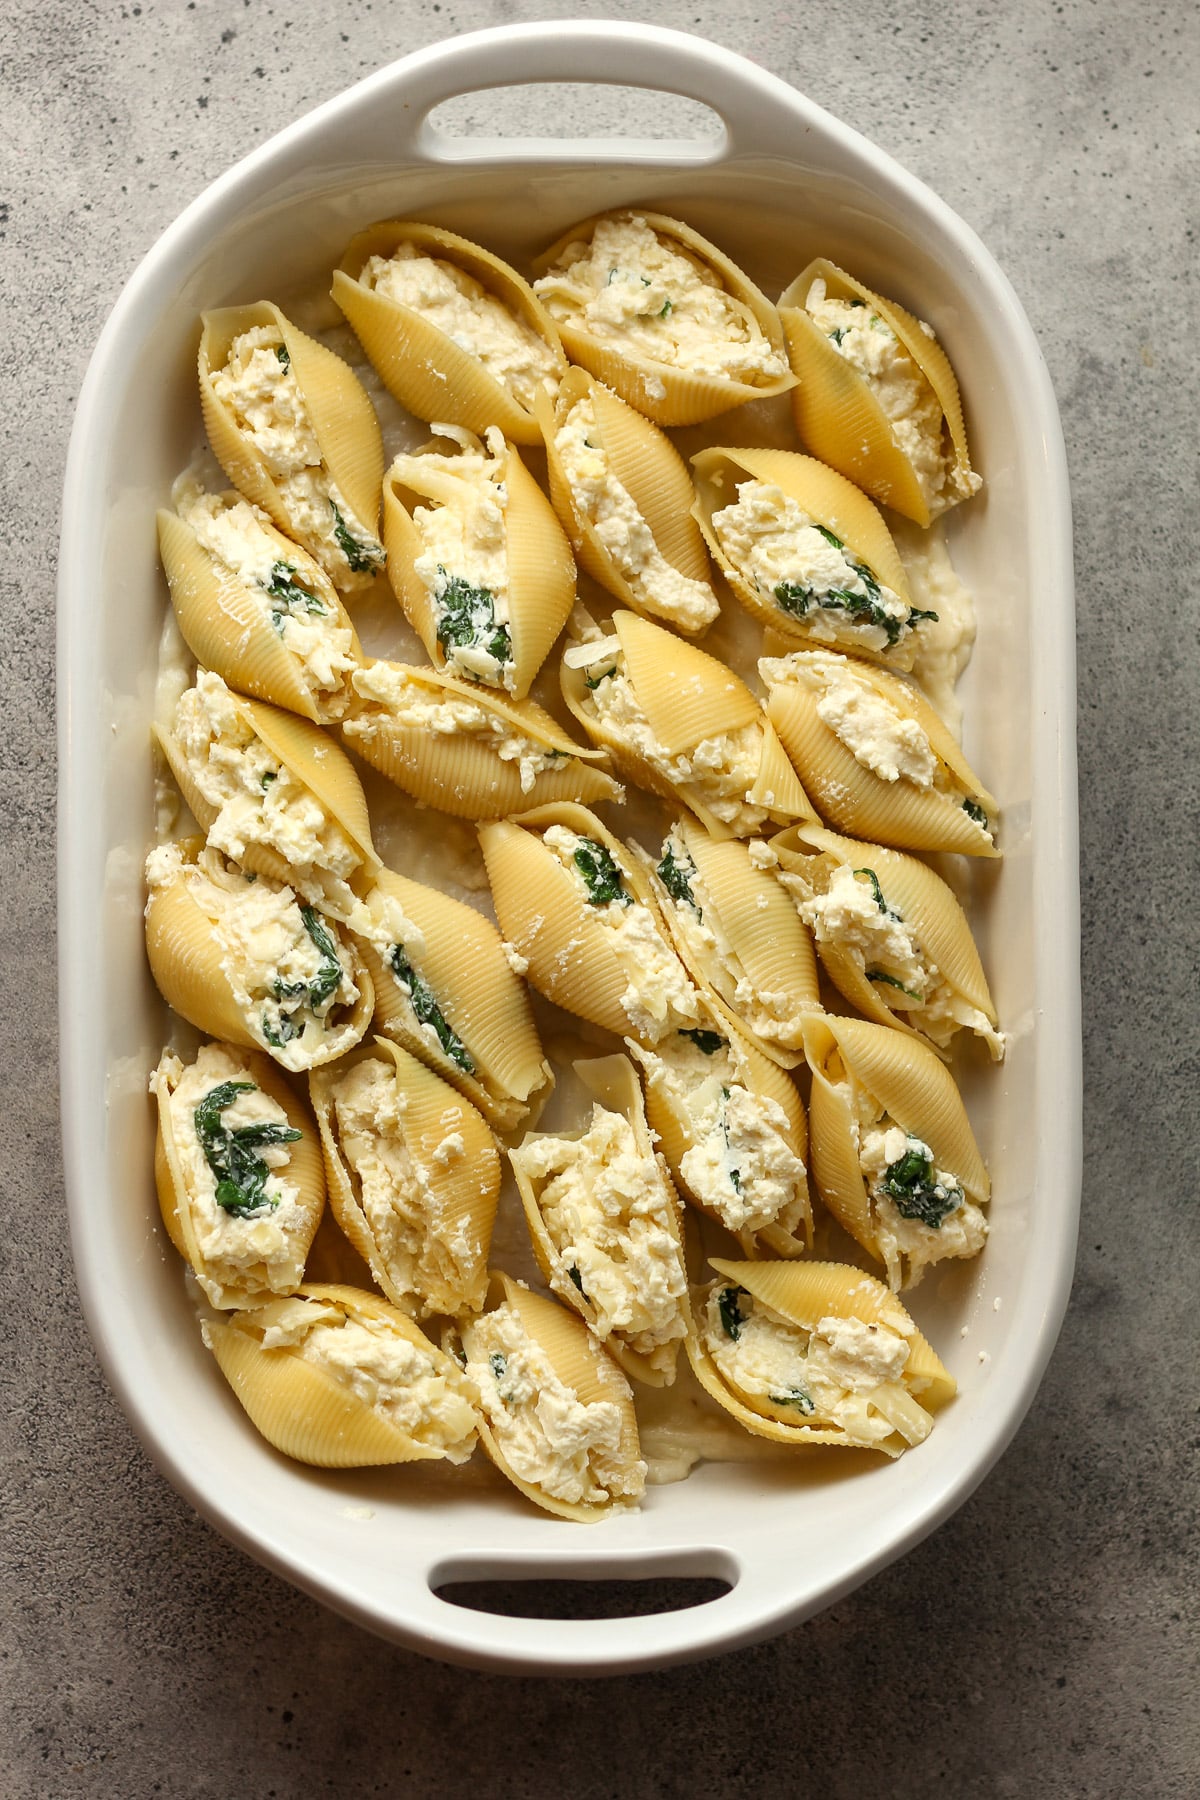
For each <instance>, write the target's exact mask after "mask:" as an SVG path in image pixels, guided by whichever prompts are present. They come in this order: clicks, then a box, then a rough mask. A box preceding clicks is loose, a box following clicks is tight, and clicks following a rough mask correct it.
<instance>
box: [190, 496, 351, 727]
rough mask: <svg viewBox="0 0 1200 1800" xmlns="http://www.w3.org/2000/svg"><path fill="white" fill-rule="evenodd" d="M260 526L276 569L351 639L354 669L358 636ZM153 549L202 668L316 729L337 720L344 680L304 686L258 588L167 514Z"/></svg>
mask: <svg viewBox="0 0 1200 1800" xmlns="http://www.w3.org/2000/svg"><path fill="white" fill-rule="evenodd" d="M230 498H231V499H237V498H239V496H230ZM259 524H260V526H261V529H262V531H263V533H264V535H265V536H267V537H268V538H269V539H270V540H271V542H272V543H273V544H274V545H275V547H276V548H277V550H278V553H279V561H280V562H281V563H283V564H285V565H288V566H291V567H292V568H294V569H295V570H296V573H297V575H298V577H299V579H300V580H301V581H302V582H303V584H304V586H305V587H306V588H307V589H308V590H309V591H310V592H312V593H314V594H316V595H318V596H319V598H320V600H321V602H322V604H323V605H324V606H325V607H326V608H327V609H328V612H329V616H330V618H331V619H332V621H333V623H334V626H335V628H337V629H338V630H341V631H348V632H349V634H350V656H351V657H352V658H353V661H354V662H356V663H357V662H358V661H359V660H361V657H362V646H361V644H360V643H359V641H358V634H357V632H356V631H355V630H354V627H353V625H352V624H351V621H350V615H349V614H348V613H347V611H346V609H345V607H344V606H343V605H342V602H341V599H340V598H339V596H338V592H337V589H336V588H335V587H334V585H333V583H332V582H331V581H330V579H329V577H328V576H327V575H326V574H325V571H324V570H323V569H322V568H321V566H320V564H319V563H318V562H316V561H315V560H314V558H312V557H311V556H309V554H308V552H307V551H306V550H304V549H302V548H301V546H300V545H299V544H296V543H293V542H292V540H291V539H290V538H285V537H284V535H283V533H282V532H281V531H279V530H278V529H277V528H276V526H275V525H274V524H273V523H272V522H271V521H270V520H268V519H266V518H263V519H261V520H260V521H259ZM158 544H159V552H160V555H161V556H162V562H163V568H164V569H165V570H166V575H167V582H168V584H169V586H170V589H171V603H172V605H173V606H174V608H175V616H176V618H177V619H178V620H179V628H180V630H181V631H182V633H183V636H184V639H185V641H186V643H187V646H188V648H189V650H190V651H191V652H192V655H193V656H194V657H195V658H196V660H197V662H198V663H199V664H200V665H201V667H203V668H206V669H212V670H213V671H214V672H215V673H216V674H218V675H220V676H221V677H222V679H223V680H225V681H227V682H228V684H229V686H230V687H232V688H236V689H237V690H238V692H239V693H243V694H251V695H254V696H255V697H256V698H257V699H259V700H269V701H271V702H273V703H274V705H276V706H282V707H286V708H287V710H288V711H289V712H294V713H298V714H299V715H300V716H301V717H302V718H305V719H311V720H312V721H313V722H314V723H316V724H324V723H328V722H330V721H331V720H334V719H337V718H340V717H341V715H342V713H343V712H344V711H345V709H346V706H347V705H348V703H349V697H350V687H349V680H348V672H347V678H346V679H345V680H343V681H340V682H337V683H336V684H334V685H333V686H332V687H326V686H323V685H319V684H318V683H317V682H316V681H315V680H314V679H312V678H310V679H307V680H306V678H305V673H304V664H303V663H302V662H301V660H300V658H299V657H297V656H296V655H295V654H294V653H293V652H292V651H290V650H289V649H288V648H287V646H286V644H285V643H284V641H283V637H282V635H281V633H280V632H279V631H278V630H276V629H275V626H274V625H273V624H272V621H271V613H270V608H269V606H268V605H267V603H266V599H265V596H264V593H263V590H262V589H261V588H258V587H256V586H254V585H253V584H252V583H250V582H248V581H247V580H245V579H243V578H242V577H240V576H239V575H238V574H237V573H236V571H234V570H232V569H229V568H226V567H225V566H224V565H223V564H222V563H221V562H220V561H218V559H217V558H216V557H215V556H214V555H213V554H212V553H211V551H209V550H207V549H205V547H204V546H203V545H202V544H201V543H200V541H199V540H198V538H197V536H196V533H195V531H194V530H193V528H192V527H191V526H190V525H189V524H188V523H187V522H186V520H184V519H182V518H181V517H180V516H179V514H178V513H175V512H168V511H167V510H166V508H162V509H160V511H159V513H158Z"/></svg>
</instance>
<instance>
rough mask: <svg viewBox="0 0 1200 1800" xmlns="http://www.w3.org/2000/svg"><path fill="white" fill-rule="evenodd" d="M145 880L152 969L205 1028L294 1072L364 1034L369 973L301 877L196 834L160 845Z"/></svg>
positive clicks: (171, 1000)
mask: <svg viewBox="0 0 1200 1800" xmlns="http://www.w3.org/2000/svg"><path fill="white" fill-rule="evenodd" d="M146 883H147V886H148V887H149V890H150V897H149V899H148V901H147V903H146V950H147V954H148V956H149V959H150V969H151V973H152V974H153V976H154V979H155V981H156V982H157V984H158V989H159V992H160V993H161V994H162V997H163V999H164V1000H165V1001H166V1002H167V1004H168V1006H173V1007H174V1008H175V1011H176V1012H177V1013H180V1014H181V1015H182V1016H183V1018H185V1019H187V1020H188V1021H189V1023H190V1024H192V1025H195V1026H196V1028H197V1029H198V1030H199V1031H203V1032H205V1033H206V1034H207V1035H208V1036H209V1037H214V1038H220V1039H223V1040H224V1041H226V1042H227V1043H230V1044H236V1045H238V1046H239V1047H243V1048H246V1049H257V1050H265V1051H266V1052H267V1054H268V1055H269V1056H270V1057H272V1059H273V1060H274V1061H275V1062H277V1063H279V1064H280V1065H281V1066H282V1067H283V1068H285V1069H291V1070H292V1071H294V1072H298V1071H301V1070H304V1069H311V1068H315V1067H317V1066H318V1065H319V1064H321V1063H326V1062H332V1061H333V1060H334V1059H335V1058H336V1057H339V1056H343V1055H344V1054H345V1053H346V1051H347V1050H351V1049H353V1047H354V1045H355V1044H357V1043H358V1041H359V1039H360V1038H361V1037H362V1036H363V1034H364V1033H365V1031H366V1029H367V1027H368V1025H369V1024H370V1022H371V1013H372V1010H373V1009H374V1005H375V994H374V990H373V988H372V986H371V978H370V976H369V975H368V973H367V971H366V969H365V968H364V966H363V963H362V959H361V957H360V956H359V955H358V952H357V951H356V950H355V948H354V946H353V944H352V943H348V942H346V941H345V940H344V939H343V937H342V934H341V931H340V929H339V927H338V925H337V923H336V922H335V921H334V920H333V919H331V918H329V917H328V916H327V915H325V914H323V913H321V912H319V911H317V909H316V908H315V907H312V906H309V905H308V904H306V902H305V901H303V900H302V899H300V898H299V897H298V896H297V895H296V893H295V892H294V890H293V889H292V888H290V887H286V886H282V885H280V884H279V883H278V882H274V881H270V880H268V879H267V877H266V876H263V875H245V874H243V873H242V872H241V870H239V869H236V868H235V867H234V866H233V865H232V864H231V863H229V862H227V861H226V859H225V858H224V857H223V856H222V855H221V854H220V852H219V851H216V850H209V849H205V848H204V847H203V846H202V845H201V843H200V842H199V840H197V839H185V840H181V841H180V842H178V843H173V844H162V845H160V846H159V847H158V849H156V850H153V851H151V853H150V855H149V857H148V858H147V861H146Z"/></svg>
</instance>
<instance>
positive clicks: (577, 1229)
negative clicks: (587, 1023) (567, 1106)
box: [508, 1056, 689, 1387]
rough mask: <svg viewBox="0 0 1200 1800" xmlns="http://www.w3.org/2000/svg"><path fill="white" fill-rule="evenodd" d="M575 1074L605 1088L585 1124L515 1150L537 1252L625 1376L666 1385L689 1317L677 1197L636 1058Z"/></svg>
mask: <svg viewBox="0 0 1200 1800" xmlns="http://www.w3.org/2000/svg"><path fill="white" fill-rule="evenodd" d="M576 1072H577V1073H578V1074H579V1075H580V1076H581V1077H582V1078H583V1080H584V1082H585V1085H586V1086H588V1087H589V1088H590V1089H591V1090H592V1091H593V1092H595V1093H596V1094H597V1099H596V1100H595V1102H594V1104H593V1106H592V1113H591V1118H590V1119H589V1120H588V1122H587V1124H586V1125H585V1126H584V1127H583V1128H582V1129H581V1130H579V1131H573V1132H560V1133H557V1134H555V1133H531V1134H530V1135H529V1136H528V1137H526V1138H525V1139H523V1141H522V1142H521V1143H520V1144H519V1145H518V1146H517V1147H516V1149H514V1150H510V1151H509V1153H508V1159H509V1161H510V1163H511V1164H512V1169H513V1174H514V1175H515V1176H516V1180H517V1187H518V1190H519V1192H520V1195H521V1203H522V1205H523V1206H524V1208H525V1217H526V1219H527V1221H528V1223H529V1231H530V1236H531V1237H532V1239H533V1248H534V1253H535V1255H536V1257H537V1261H538V1267H539V1268H540V1269H541V1271H542V1275H543V1276H544V1278H545V1280H546V1281H547V1283H548V1284H549V1286H550V1287H551V1289H552V1290H553V1292H554V1293H555V1294H557V1295H558V1297H559V1299H560V1300H565V1301H566V1303H567V1305H568V1306H570V1307H572V1308H573V1309H574V1311H576V1312H577V1313H579V1314H580V1316H581V1317H582V1318H583V1319H584V1321H585V1322H586V1324H587V1325H588V1326H589V1328H590V1329H591V1330H592V1331H593V1332H594V1333H595V1335H596V1336H597V1337H598V1338H599V1339H600V1341H601V1343H603V1344H605V1345H607V1347H608V1349H609V1350H610V1351H611V1352H612V1354H613V1356H615V1358H616V1360H617V1361H618V1362H619V1363H620V1365H621V1367H622V1368H623V1369H624V1371H625V1373H626V1374H627V1375H629V1376H631V1377H633V1379H635V1380H637V1381H644V1382H648V1383H650V1384H651V1385H652V1386H655V1387H661V1386H665V1385H667V1384H668V1383H670V1382H672V1381H674V1379H675V1363H676V1359H677V1356H678V1352H679V1346H680V1344H681V1342H682V1341H683V1339H684V1338H685V1337H686V1335H687V1331H688V1321H689V1315H688V1308H687V1286H688V1282H687V1269H686V1267H685V1264H684V1253H683V1240H682V1237H681V1235H680V1209H679V1202H678V1200H677V1198H676V1195H675V1190H674V1188H673V1187H672V1185H671V1178H670V1175H669V1174H668V1173H667V1167H666V1164H665V1162H664V1161H663V1159H662V1157H661V1156H659V1155H658V1154H657V1152H656V1151H655V1148H654V1139H653V1137H652V1136H651V1134H650V1129H649V1127H648V1125H647V1123H646V1115H645V1111H644V1109H643V1106H642V1095H641V1089H640V1088H639V1086H638V1079H637V1076H636V1074H635V1073H634V1071H633V1067H632V1065H631V1064H630V1062H629V1061H628V1059H627V1058H626V1057H624V1056H611V1057H604V1058H602V1059H600V1060H599V1061H597V1062H592V1063H577V1064H576Z"/></svg>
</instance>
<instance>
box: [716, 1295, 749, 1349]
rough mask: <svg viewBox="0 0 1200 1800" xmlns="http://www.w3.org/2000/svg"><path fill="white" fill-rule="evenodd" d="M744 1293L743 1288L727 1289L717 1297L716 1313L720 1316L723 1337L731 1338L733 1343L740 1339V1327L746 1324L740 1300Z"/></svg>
mask: <svg viewBox="0 0 1200 1800" xmlns="http://www.w3.org/2000/svg"><path fill="white" fill-rule="evenodd" d="M745 1293H746V1290H745V1288H740V1287H727V1288H722V1289H721V1292H720V1293H719V1294H718V1295H717V1311H718V1312H719V1313H720V1315H721V1325H722V1327H723V1329H724V1332H725V1336H726V1337H727V1338H732V1339H733V1341H734V1343H736V1342H737V1340H738V1338H740V1337H741V1335H742V1326H743V1325H744V1324H745V1323H746V1315H745V1313H744V1312H743V1311H742V1300H743V1298H744V1296H745Z"/></svg>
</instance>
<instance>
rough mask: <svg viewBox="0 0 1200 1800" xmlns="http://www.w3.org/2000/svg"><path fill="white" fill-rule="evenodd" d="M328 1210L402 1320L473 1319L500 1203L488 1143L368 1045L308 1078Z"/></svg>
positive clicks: (479, 1124) (447, 1100) (388, 1052)
mask: <svg viewBox="0 0 1200 1800" xmlns="http://www.w3.org/2000/svg"><path fill="white" fill-rule="evenodd" d="M309 1092H310V1095H311V1098H312V1105H313V1111H314V1112H315V1114H316V1116H317V1122H318V1124H319V1126H320V1131H321V1145H322V1148H323V1150H324V1153H325V1169H326V1175H327V1178H328V1184H329V1204H330V1208H331V1210H332V1212H333V1215H334V1217H335V1218H336V1220H337V1222H338V1224H339V1225H340V1226H341V1228H342V1231H343V1232H344V1233H345V1235H346V1237H347V1238H349V1240H350V1242H351V1243H352V1244H353V1246H354V1248H355V1249H356V1250H357V1251H358V1253H359V1255H360V1256H361V1257H362V1259H363V1261H364V1262H365V1263H366V1265H367V1267H368V1268H369V1269H370V1271H371V1274H372V1276H373V1277H374V1279H375V1280H376V1281H377V1282H378V1284H379V1286H380V1287H381V1288H382V1289H383V1291H384V1293H385V1294H386V1295H387V1297H388V1299H389V1300H391V1301H392V1302H393V1303H394V1304H395V1305H396V1306H398V1307H400V1308H401V1309H402V1310H403V1311H404V1312H407V1313H413V1314H417V1315H422V1316H423V1315H425V1314H427V1313H458V1312H464V1311H468V1310H471V1311H478V1310H479V1308H480V1307H481V1306H482V1305H483V1300H484V1292H485V1290H486V1287H487V1260H488V1249H489V1246H490V1244H491V1241H492V1224H493V1221H494V1220H495V1217H496V1202H497V1199H498V1198H499V1194H500V1155H499V1151H498V1150H497V1148H496V1141H495V1139H494V1138H493V1136H492V1134H491V1132H490V1131H489V1130H488V1128H487V1126H486V1124H485V1123H484V1121H483V1119H482V1118H481V1116H480V1115H479V1113H477V1112H476V1110H475V1108H474V1107H473V1106H472V1105H471V1104H470V1102H469V1101H467V1100H464V1099H463V1097H462V1095H461V1094H457V1093H456V1092H455V1091H454V1089H453V1088H451V1087H449V1086H448V1085H447V1083H446V1082H444V1081H443V1080H442V1079H441V1077H440V1076H438V1075H435V1074H434V1073H433V1071H432V1069H427V1068H426V1067H425V1065H424V1064H423V1063H420V1062H418V1061H417V1060H416V1058H415V1057H413V1056H410V1055H409V1054H408V1052H407V1051H406V1050H401V1049H400V1048H399V1047H398V1046H397V1045H396V1044H391V1043H389V1042H388V1041H387V1039H386V1038H377V1039H376V1042H375V1044H374V1046H366V1045H363V1046H360V1047H359V1049H357V1050H355V1051H353V1052H352V1053H351V1054H350V1055H349V1056H348V1057H343V1058H342V1059H341V1061H339V1062H338V1063H337V1064H336V1065H335V1066H334V1067H332V1068H323V1069H316V1070H314V1071H313V1073H312V1074H311V1075H310V1076H309Z"/></svg>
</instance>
